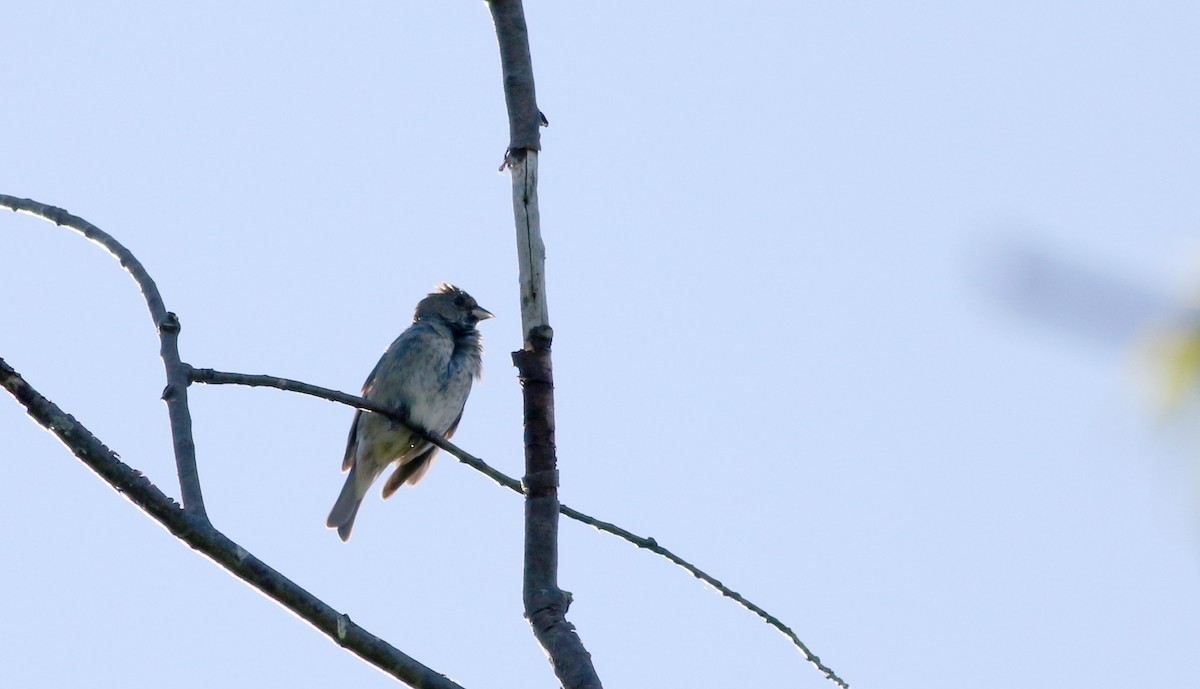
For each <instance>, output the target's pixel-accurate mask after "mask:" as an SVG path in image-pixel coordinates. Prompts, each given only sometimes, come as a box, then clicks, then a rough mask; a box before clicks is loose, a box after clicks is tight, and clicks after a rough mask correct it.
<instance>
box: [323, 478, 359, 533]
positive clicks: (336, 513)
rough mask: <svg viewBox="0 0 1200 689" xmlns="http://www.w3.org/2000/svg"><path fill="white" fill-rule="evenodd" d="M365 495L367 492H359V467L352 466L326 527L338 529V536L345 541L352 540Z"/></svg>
mask: <svg viewBox="0 0 1200 689" xmlns="http://www.w3.org/2000/svg"><path fill="white" fill-rule="evenodd" d="M364 495H366V491H365V490H359V485H358V467H356V466H351V467H350V474H349V475H347V476H346V484H345V485H344V486H342V492H341V493H340V494H339V495H338V499H337V502H335V503H333V509H332V510H330V511H329V518H328V519H326V520H325V526H328V527H329V528H331V529H337V532H338V536H340V537H341V539H342V540H343V541H348V540H350V530H351V529H353V528H354V518H355V517H357V516H358V507H359V505H362V500H363V496H364Z"/></svg>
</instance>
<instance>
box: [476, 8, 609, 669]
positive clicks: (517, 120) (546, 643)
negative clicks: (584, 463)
mask: <svg viewBox="0 0 1200 689" xmlns="http://www.w3.org/2000/svg"><path fill="white" fill-rule="evenodd" d="M488 7H489V8H490V9H491V12H492V19H493V21H494V22H495V25H496V38H497V40H498V42H499V44H500V63H501V68H502V70H503V74H504V101H505V104H506V105H507V108H508V122H509V136H510V139H509V145H508V152H507V154H506V157H505V160H506V163H507V165H508V168H509V170H510V172H511V174H512V184H513V216H514V220H515V222H516V230H517V257H518V261H519V263H520V279H521V330H522V333H523V334H524V341H525V342H524V345H525V346H524V348H523V349H522V350H520V351H517V352H513V363H514V364H515V365H516V367H517V371H518V375H519V377H520V380H521V388H522V394H523V399H524V406H525V478H524V480H523V481H522V486H523V488H524V492H525V576H524V585H523V599H524V604H525V617H526V619H528V620H529V624H530V626H531V627H532V628H533V633H534V636H535V637H536V638H537V640H538V643H539V644H541V646H542V648H543V649H544V650H545V652H546V655H547V656H548V657H549V659H550V664H551V665H552V666H553V667H554V674H555V675H556V676H557V677H558V679H559V681H560V682H561V683H562V685H563V687H564V688H565V689H600V688H601V684H600V679H599V677H597V675H596V670H595V668H594V667H593V666H592V658H591V655H589V654H588V652H587V649H585V648H584V646H583V641H582V640H580V638H579V636H578V635H577V634H576V633H575V627H574V626H573V625H572V624H571V623H570V622H568V621H567V619H566V613H567V608H568V607H569V605H570V603H571V597H570V595H569V594H568V593H566V592H565V591H563V590H562V589H560V588H559V587H558V515H559V509H560V506H559V502H558V469H557V459H556V457H555V453H554V377H553V369H552V366H551V360H550V344H551V340H552V338H553V331H552V330H551V329H550V316H549V309H548V308H547V306H546V275H545V261H546V248H545V245H544V244H543V243H542V235H541V218H540V216H539V213H538V199H537V151H538V149H539V148H540V147H541V144H540V141H539V138H540V132H539V131H538V128H539V127H540V126H541V123H542V117H541V113H540V112H539V111H538V108H537V99H536V97H535V93H534V87H533V62H532V60H531V59H530V56H529V33H528V29H527V28H526V26H525V11H524V9H523V8H522V7H521V2H520V0H490V2H488Z"/></svg>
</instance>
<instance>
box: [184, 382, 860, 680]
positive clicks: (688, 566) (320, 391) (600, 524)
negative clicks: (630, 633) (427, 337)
mask: <svg viewBox="0 0 1200 689" xmlns="http://www.w3.org/2000/svg"><path fill="white" fill-rule="evenodd" d="M191 379H192V380H193V381H195V382H197V383H207V384H210V385H248V386H252V387H269V388H275V389H277V390H284V391H286V392H297V393H300V394H303V395H310V396H312V397H319V398H321V399H324V400H329V401H330V402H338V403H340V404H345V405H347V406H350V407H355V408H356V409H362V410H363V411H369V412H375V413H376V414H382V415H384V416H386V417H388V418H390V419H392V420H394V421H398V422H400V423H403V424H405V425H406V426H408V427H409V428H411V429H412V430H413V431H415V432H416V433H417V434H418V435H420V436H421V437H422V438H424V439H425V440H427V441H429V442H431V443H433V444H434V445H437V446H438V447H440V448H441V449H443V450H445V451H446V452H447V453H448V454H450V455H453V456H454V457H455V458H456V459H458V460H459V461H460V462H462V463H463V464H466V465H467V466H469V467H471V468H473V469H475V470H477V471H479V472H481V473H483V474H484V475H485V476H487V477H488V478H490V479H492V480H493V481H495V482H496V483H498V484H500V485H501V486H504V487H505V488H508V489H509V490H512V491H514V492H517V493H522V494H524V493H525V492H526V489H525V487H523V486H522V484H521V482H520V481H518V480H516V479H514V478H512V477H510V476H508V475H507V474H505V473H503V472H501V471H499V470H497V469H494V468H493V467H492V466H491V465H489V464H488V463H487V462H485V461H483V460H482V459H480V458H478V457H476V456H474V455H472V454H469V453H468V452H466V451H465V450H463V449H461V448H459V447H458V446H456V445H455V444H454V443H451V442H450V441H448V440H446V439H445V438H443V437H442V436H440V435H437V434H435V433H430V432H429V431H427V430H425V429H423V428H420V427H419V426H414V425H411V424H410V422H409V421H408V420H407V419H406V418H405V415H404V413H403V412H402V411H400V410H397V409H392V408H389V407H386V406H384V405H381V404H378V403H376V402H372V401H371V400H368V399H365V398H362V397H357V396H355V395H349V394H346V393H344V392H338V391H337V390H330V389H329V388H323V387H320V386H317V385H309V384H308V383H302V382H300V381H298V380H291V379H289V378H279V377H278V376H269V375H249V374H244V373H227V372H224V371H215V370H213V369H210V368H197V369H192V370H191ZM551 478H553V477H551ZM558 511H559V512H560V513H561V514H562V515H563V516H565V517H568V518H570V519H574V520H575V521H578V522H582V523H584V524H587V525H588V526H591V527H593V528H595V529H597V530H598V531H604V532H607V533H610V534H612V535H614V536H617V537H618V538H621V539H624V540H625V541H628V542H629V543H632V544H633V545H635V546H637V547H639V548H644V549H646V550H649V551H651V552H653V553H657V554H658V555H661V556H663V557H665V558H667V559H668V560H670V561H671V562H673V563H675V564H676V565H679V566H680V567H682V568H683V569H685V570H687V571H688V572H689V573H690V574H691V575H692V576H694V577H696V578H697V579H699V580H701V581H703V582H704V583H706V584H708V585H709V586H711V587H713V588H714V589H716V590H717V592H719V593H720V594H721V595H723V596H725V597H727V598H729V599H731V600H733V601H734V602H735V603H737V604H738V605H741V606H742V607H743V608H746V609H747V610H749V611H750V612H753V613H754V614H755V615H758V616H759V617H761V618H762V619H763V620H764V621H765V622H766V623H767V624H769V625H771V626H772V627H774V628H775V629H777V630H778V631H779V632H780V633H782V634H783V635H784V636H786V637H787V638H788V639H789V640H791V642H792V644H793V645H795V646H796V648H798V649H800V652H801V653H802V654H803V655H804V659H805V660H807V661H808V662H809V663H812V664H813V666H815V667H816V668H817V670H819V671H820V672H821V674H823V675H825V677H826V678H828V679H829V680H831V681H832V682H834V683H835V684H837V685H838V686H840V687H843V689H849V685H847V684H846V682H845V681H843V680H842V679H841V678H840V677H838V676H837V674H835V673H834V671H833V670H832V669H830V668H829V667H828V666H826V665H824V664H822V663H821V659H820V658H819V657H817V656H816V655H815V654H813V652H812V651H810V650H809V649H808V647H807V646H806V645H805V644H804V642H803V641H801V640H800V638H799V637H798V636H797V635H796V633H795V632H794V631H792V630H791V628H789V627H788V626H787V625H785V624H784V623H783V622H781V621H780V620H779V619H778V618H777V617H775V616H774V615H771V614H770V613H768V612H767V611H766V610H763V609H762V608H760V607H759V606H757V605H755V604H754V603H752V602H751V601H749V600H747V599H746V598H745V597H744V596H742V595H741V594H740V593H738V592H737V591H734V590H732V589H730V588H729V587H728V586H726V585H724V584H722V583H721V582H720V581H718V580H717V579H715V578H713V576H712V575H710V574H708V573H706V572H704V571H703V570H701V569H700V568H699V567H696V566H695V565H693V564H692V563H690V562H688V561H687V560H684V559H683V558H681V557H679V556H678V555H676V554H675V553H673V552H671V551H670V550H668V549H666V548H664V547H662V546H661V545H659V544H658V542H657V541H656V540H655V539H653V538H649V537H644V536H638V535H637V534H635V533H633V532H631V531H628V530H626V529H623V528H621V527H619V526H617V525H615V524H610V523H609V522H605V521H601V520H599V519H596V518H595V517H592V516H589V515H587V514H584V513H583V512H580V511H579V510H577V509H574V508H572V507H568V506H567V505H563V504H561V503H559V504H558Z"/></svg>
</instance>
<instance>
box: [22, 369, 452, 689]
mask: <svg viewBox="0 0 1200 689" xmlns="http://www.w3.org/2000/svg"><path fill="white" fill-rule="evenodd" d="M0 387H3V388H4V389H5V390H7V391H8V392H9V393H10V394H12V396H13V397H14V398H16V400H17V402H19V403H20V404H21V405H22V406H24V407H25V409H26V411H27V412H28V413H29V416H31V417H32V418H33V420H34V421H36V422H37V423H38V424H40V425H41V426H42V427H43V428H46V429H48V430H50V431H51V432H53V433H54V435H56V436H58V439H59V440H61V441H62V443H63V444H64V445H66V446H67V449H69V450H70V451H71V453H72V454H74V455H75V456H76V457H78V458H79V459H80V460H81V461H82V462H83V463H84V464H86V465H87V466H88V467H89V468H90V469H91V470H92V471H94V472H96V473H97V474H99V476H100V478H102V479H104V480H105V481H107V482H108V484H109V485H111V486H112V487H113V488H115V489H116V490H117V491H118V492H120V493H122V494H124V495H125V496H126V497H127V498H129V500H130V501H131V502H133V504H135V505H137V506H138V507H140V508H141V509H142V510H143V511H144V512H146V513H147V514H149V515H150V516H151V517H153V518H154V519H155V520H157V521H158V522H159V523H160V524H162V525H163V526H165V527H167V530H168V531H170V532H171V533H172V534H173V535H174V536H175V537H176V538H178V539H180V540H182V541H184V542H185V543H187V544H188V545H190V546H191V547H193V548H195V549H196V550H198V551H200V552H201V553H203V554H205V555H207V556H208V557H209V558H211V559H212V560H213V561H214V562H216V563H217V564H218V565H220V566H221V567H224V568H225V569H226V570H228V571H229V572H230V573H232V574H233V575H234V576H236V577H238V578H239V579H241V580H242V581H245V582H246V583H248V584H250V585H251V586H253V587H255V588H256V589H258V590H259V591H261V592H263V593H264V594H266V595H267V596H268V597H270V598H272V599H274V600H275V601H276V602H278V603H279V604H280V605H282V606H283V607H285V608H287V609H288V610H291V611H292V612H294V613H295V614H296V615H297V616H299V617H300V618H301V619H303V620H305V621H306V622H308V623H309V624H311V625H312V626H314V627H316V628H317V629H318V630H320V631H321V632H322V633H324V634H325V635H326V636H328V637H329V638H330V639H332V640H333V641H334V643H336V644H338V645H339V646H342V647H343V648H345V649H347V650H349V651H350V652H352V653H354V654H355V655H357V656H359V657H360V658H362V659H363V660H365V661H367V662H368V663H371V664H372V665H374V666H376V667H378V668H379V669H380V670H383V671H384V672H386V673H388V674H389V675H391V676H393V677H395V678H397V679H399V680H401V681H403V682H405V683H407V684H408V685H409V686H412V687H418V688H420V689H462V687H461V686H459V685H458V684H456V683H454V682H452V681H450V680H449V679H447V678H446V677H445V676H443V675H441V674H439V673H437V672H435V671H433V670H432V669H430V668H428V667H426V666H425V665H422V664H421V663H419V662H417V661H416V660H414V659H413V658H411V657H409V656H408V655H406V654H404V653H402V652H400V651H399V650H398V649H396V648H395V647H394V646H392V645H391V644H389V643H387V642H386V641H384V640H383V639H380V638H379V637H377V636H375V635H374V634H371V633H370V632H368V631H367V630H365V629H363V628H362V627H360V626H358V625H357V624H355V623H354V622H352V621H350V618H349V617H348V616H346V615H345V614H342V613H339V612H338V611H337V610H334V609H333V608H332V607H330V606H329V605H327V604H326V603H325V602H324V601H322V600H321V599H319V598H317V597H316V596H314V595H312V594H311V593H309V592H308V591H306V590H304V589H303V588H300V586H298V585H297V584H296V583H295V582H293V581H292V580H290V579H288V578H287V577H285V576H283V575H282V574H280V573H279V572H277V571H275V570H274V569H272V568H271V567H269V566H268V565H267V564H266V563H265V562H263V561H262V560H260V559H258V558H257V557H254V556H253V555H251V554H250V553H248V552H246V549H245V548H242V547H241V546H240V545H238V544H237V543H234V542H233V541H232V540H230V539H229V538H228V537H227V536H225V534H223V533H221V532H220V531H218V530H217V529H216V528H214V527H213V526H212V524H211V523H209V521H208V519H206V518H204V517H203V516H201V515H197V514H195V513H193V512H187V511H185V510H183V509H181V508H180V507H179V505H177V504H176V503H175V502H174V501H173V500H171V498H169V497H167V496H166V495H165V494H164V493H163V492H162V491H160V490H159V489H158V488H157V487H156V486H155V485H154V484H153V483H151V482H150V480H149V479H148V478H146V477H145V476H143V475H142V474H141V472H139V471H136V470H134V469H133V468H131V467H130V466H129V465H127V464H125V463H124V462H122V461H121V460H120V459H118V458H117V455H116V453H114V452H113V451H112V450H110V449H108V448H107V447H105V446H104V444H103V443H101V442H100V440H99V439H97V438H96V436H94V435H92V434H91V432H90V431H88V430H87V429H86V428H84V427H83V425H82V424H80V423H79V422H78V421H76V420H75V419H74V418H73V417H72V416H70V415H69V414H67V413H65V412H64V411H63V410H61V409H59V408H58V406H57V405H55V404H54V403H53V402H51V401H50V400H48V399H46V398H45V397H42V396H41V395H40V394H39V393H38V392H37V391H36V390H34V389H33V388H32V387H30V385H29V384H28V383H26V382H25V380H24V379H23V378H21V376H20V375H19V374H18V373H17V372H16V371H14V370H13V369H12V367H10V366H9V365H8V364H7V363H6V362H5V361H4V360H3V359H0Z"/></svg>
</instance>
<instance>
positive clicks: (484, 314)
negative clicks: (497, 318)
mask: <svg viewBox="0 0 1200 689" xmlns="http://www.w3.org/2000/svg"><path fill="white" fill-rule="evenodd" d="M471 315H472V316H474V317H475V318H477V319H478V320H481V321H486V320H487V319H489V318H492V317H493V314H492V312H491V311H488V310H487V309H485V308H483V307H482V306H476V307H475V308H474V309H473V310H472V311H471Z"/></svg>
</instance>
